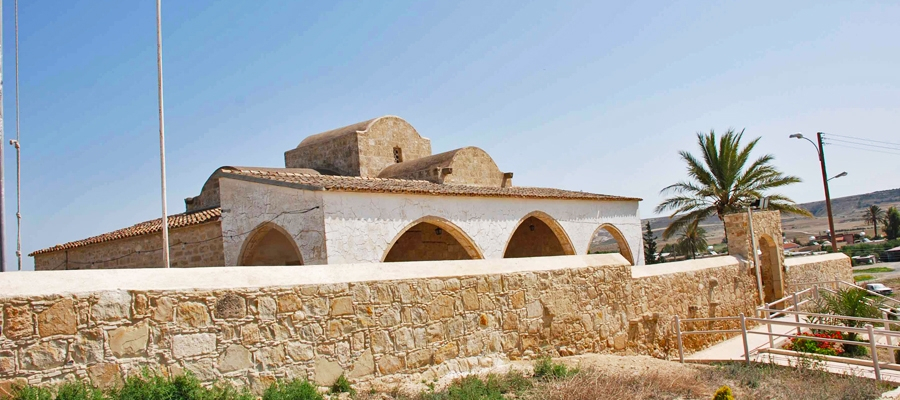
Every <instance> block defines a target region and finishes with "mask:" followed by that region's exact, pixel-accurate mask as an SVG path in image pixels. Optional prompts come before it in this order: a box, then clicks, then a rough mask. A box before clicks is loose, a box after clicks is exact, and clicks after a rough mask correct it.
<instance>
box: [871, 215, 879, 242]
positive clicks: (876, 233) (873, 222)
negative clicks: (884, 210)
mask: <svg viewBox="0 0 900 400" xmlns="http://www.w3.org/2000/svg"><path fill="white" fill-rule="evenodd" d="M872 225H874V226H875V237H874V238H873V239H878V221H877V218H876V220H875V221H872Z"/></svg>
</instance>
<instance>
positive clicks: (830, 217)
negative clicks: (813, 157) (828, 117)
mask: <svg viewBox="0 0 900 400" xmlns="http://www.w3.org/2000/svg"><path fill="white" fill-rule="evenodd" d="M816 136H817V139H818V141H819V143H818V144H816V143H815V142H813V141H812V140H810V139H809V138H807V137H804V136H803V135H802V134H800V133H795V134H793V135H791V136H790V137H791V138H792V139H804V140H806V141H807V142H810V143H812V145H813V147H815V148H816V154H818V155H819V164H820V165H821V166H822V184H823V185H824V186H825V209H826V210H827V211H828V233H829V236H830V237H831V252H832V253H833V252H834V251H835V250H837V240H836V239H835V236H834V216H833V215H832V214H831V193H830V192H829V191H828V181H830V180H832V179H835V178H840V177H842V176H847V173H846V172H841V173H840V174H838V175H836V176H834V177H832V178H828V172H826V170H825V148H824V146H823V145H822V132H818V133H816Z"/></svg>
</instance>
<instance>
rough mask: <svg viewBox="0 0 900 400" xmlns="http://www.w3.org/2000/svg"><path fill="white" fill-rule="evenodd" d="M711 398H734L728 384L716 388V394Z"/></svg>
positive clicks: (727, 399) (726, 399) (717, 399)
mask: <svg viewBox="0 0 900 400" xmlns="http://www.w3.org/2000/svg"><path fill="white" fill-rule="evenodd" d="M713 400H734V395H733V394H732V393H731V388H730V387H728V386H722V387H720V388H719V390H716V394H715V395H714V396H713Z"/></svg>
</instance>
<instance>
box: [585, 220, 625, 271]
mask: <svg viewBox="0 0 900 400" xmlns="http://www.w3.org/2000/svg"><path fill="white" fill-rule="evenodd" d="M609 237H611V238H612V239H613V240H614V241H615V244H611V243H609ZM616 251H618V252H619V254H621V255H622V257H625V259H626V260H628V262H629V263H631V265H634V254H633V253H632V252H631V246H629V245H628V241H627V240H625V235H623V234H622V231H620V230H619V228H616V226H615V225H613V224H602V225H600V226H598V227H597V229H595V230H594V233H593V234H592V235H591V241H590V242H588V249H587V254H595V253H610V252H616Z"/></svg>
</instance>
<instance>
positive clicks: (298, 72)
mask: <svg viewBox="0 0 900 400" xmlns="http://www.w3.org/2000/svg"><path fill="white" fill-rule="evenodd" d="M3 3H4V10H3V50H4V54H3V55H4V61H5V64H4V71H3V72H4V73H5V76H4V77H5V82H4V83H5V84H4V88H3V89H4V95H5V96H4V104H3V106H4V116H5V121H4V122H5V125H4V129H5V135H6V137H7V139H8V138H11V137H14V135H15V123H14V119H13V117H14V107H13V105H14V103H13V97H12V96H13V93H14V92H13V91H14V89H15V82H14V75H13V61H14V53H13V44H14V41H13V34H14V31H13V2H12V1H5V2H3ZM618 3H623V4H616V3H614V2H590V1H585V2H562V1H561V2H552V3H551V2H532V3H526V2H521V1H508V2H504V1H490V2H475V1H471V2H389V1H381V2H337V1H335V2H300V1H290V2H271V1H254V2H243V1H232V2H202V1H177V2H176V1H164V2H163V50H164V55H163V60H164V69H165V72H164V74H165V106H166V108H165V111H166V139H167V142H166V145H167V146H166V147H167V161H168V163H167V168H168V190H169V193H168V201H169V211H170V214H174V213H177V212H182V211H184V203H183V199H184V198H185V197H189V196H194V195H196V194H198V192H199V190H200V187H201V185H202V184H203V182H204V181H205V180H206V178H207V177H208V176H209V174H210V173H212V172H213V170H214V169H215V168H217V167H219V166H222V165H254V166H283V162H284V161H283V152H284V151H285V150H288V149H290V148H292V147H295V146H296V145H297V143H299V142H300V140H302V139H303V138H304V137H306V136H308V135H310V134H314V133H318V132H321V131H325V130H329V129H332V128H336V127H340V126H344V125H348V124H351V123H354V122H358V121H363V120H366V119H369V118H373V117H376V116H380V115H387V114H393V115H399V116H401V117H403V118H405V119H406V120H407V121H409V122H410V123H411V124H412V125H413V126H415V127H416V128H417V129H418V130H419V132H420V133H421V134H422V135H423V136H426V137H428V138H430V139H431V140H432V147H433V149H434V151H435V152H441V151H446V150H450V149H454V148H458V147H463V146H468V145H474V146H479V147H481V148H483V149H485V150H487V151H488V152H489V153H490V154H491V155H492V156H493V157H494V159H495V161H496V162H497V164H498V165H499V166H500V168H501V169H502V170H504V171H513V172H515V183H516V184H517V185H528V186H550V187H560V188H565V189H573V190H584V191H591V192H598V193H608V194H618V195H628V196H638V197H642V198H643V199H644V201H643V202H642V203H641V214H642V216H645V217H646V216H651V215H653V213H652V210H653V208H654V206H655V205H656V204H657V203H658V202H659V200H660V196H659V190H660V189H661V188H662V187H664V186H666V185H668V184H671V183H673V182H675V181H677V180H679V179H682V177H683V175H684V167H683V165H682V164H681V162H680V161H679V159H678V156H677V151H678V150H682V149H688V150H693V149H694V147H695V143H694V142H695V133H696V132H698V131H708V130H709V129H716V130H717V131H722V132H724V131H725V130H726V129H727V128H729V127H734V128H737V129H743V128H745V129H746V136H748V137H759V136H761V137H762V138H763V139H762V140H761V142H760V145H759V147H758V149H759V154H763V153H772V154H773V155H775V157H776V164H777V165H778V166H779V167H780V168H781V169H782V170H783V171H785V172H787V173H790V174H794V175H798V176H800V177H801V178H803V179H804V182H803V183H801V184H798V185H795V186H793V187H790V188H787V189H785V190H784V191H783V192H784V194H787V195H789V196H791V197H793V198H794V199H795V200H797V201H799V202H803V201H813V200H820V199H821V198H822V197H823V194H822V189H821V178H820V175H819V169H818V164H817V159H816V156H815V152H814V150H813V149H812V147H811V146H810V145H809V144H808V143H801V142H800V141H797V140H791V139H788V135H789V134H791V133H794V132H798V131H799V132H804V133H805V134H808V135H811V136H812V135H814V133H815V132H816V131H825V132H829V133H834V134H841V135H847V136H855V137H863V138H869V139H874V140H881V141H888V142H900V73H898V71H900V68H898V66H900V40H898V38H900V24H897V21H898V20H900V4H898V3H896V2H877V1H867V2H800V1H797V2H765V1H756V2H708V3H702V2H672V3H659V2H644V1H640V2H618ZM624 3H627V4H624ZM155 23H156V16H155V2H154V1H151V0H144V1H125V2H110V1H79V2H72V1H42V2H22V4H20V8H19V25H20V57H21V60H20V66H19V68H20V73H21V76H20V82H21V129H22V143H23V160H22V167H23V171H22V179H23V183H22V202H23V215H24V216H23V219H24V224H23V241H24V251H25V252H26V253H28V252H30V251H33V250H36V249H39V248H43V247H47V246H52V245H54V244H57V243H62V242H66V241H70V240H76V239H81V238H84V237H87V236H91V235H95V234H100V233H103V232H107V231H110V230H114V229H118V228H122V227H125V226H128V225H131V224H134V223H136V222H140V221H144V220H148V219H152V218H156V217H158V216H159V210H160V206H159V201H160V198H159V148H158V136H157V129H158V127H157V97H156V79H157V77H156V31H155ZM826 152H827V155H828V158H829V169H830V171H831V172H833V174H837V173H838V172H840V171H847V172H848V173H849V176H848V177H846V178H841V179H838V180H835V181H832V195H833V196H835V197H838V196H844V195H851V194H857V193H864V192H869V191H874V190H881V189H890V188H895V187H898V186H900V184H898V183H900V162H898V161H897V160H898V158H897V157H898V156H896V155H888V154H882V153H874V152H864V151H859V150H853V149H846V148H839V147H832V146H829V147H826ZM5 163H6V164H5V167H6V193H7V232H6V233H7V249H8V254H7V260H8V265H13V266H14V263H15V255H14V249H15V197H14V196H15V158H14V152H13V149H12V147H11V146H9V145H6V161H5ZM25 263H26V266H27V267H28V268H30V266H31V265H32V262H31V258H30V257H26V259H25Z"/></svg>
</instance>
